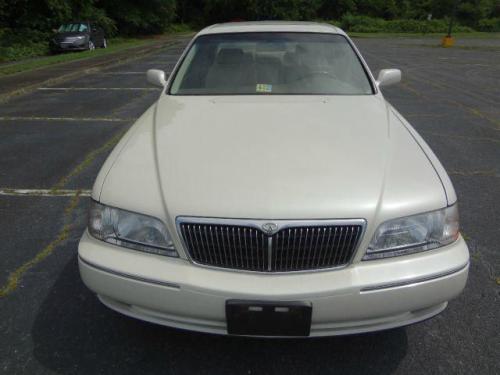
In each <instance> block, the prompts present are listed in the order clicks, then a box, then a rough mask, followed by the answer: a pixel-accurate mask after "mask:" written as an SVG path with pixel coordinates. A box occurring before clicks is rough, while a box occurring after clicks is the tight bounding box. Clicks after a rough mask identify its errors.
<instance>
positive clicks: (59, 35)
mask: <svg viewBox="0 0 500 375" xmlns="http://www.w3.org/2000/svg"><path fill="white" fill-rule="evenodd" d="M86 35H87V33H86V32H84V31H68V32H64V33H56V34H54V38H55V39H57V40H62V39H64V38H66V37H69V36H86Z"/></svg>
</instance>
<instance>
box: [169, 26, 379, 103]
mask: <svg viewBox="0 0 500 375" xmlns="http://www.w3.org/2000/svg"><path fill="white" fill-rule="evenodd" d="M170 94H172V95H235V94H236V95H238V94H239V95H262V94H267V95H270V94H278V95H286V94H294V95H299V94H304V95H310V94H317V95H320V94H323V95H366V94H373V89H372V86H371V84H370V81H369V79H368V76H367V73H366V71H365V69H364V68H363V66H362V64H361V62H360V60H359V58H358V56H357V54H356V53H355V52H354V50H353V48H352V47H351V45H350V44H349V42H348V41H347V39H346V38H345V37H344V36H342V35H337V34H325V33H323V34H320V33H277V32H271V33H233V34H213V35H203V36H200V37H198V38H197V39H196V41H195V42H194V43H193V45H192V46H191V48H190V50H189V52H188V53H187V55H186V57H185V58H184V60H183V62H182V64H181V66H180V68H179V69H178V70H177V74H176V76H175V77H174V80H173V82H172V85H171V88H170Z"/></svg>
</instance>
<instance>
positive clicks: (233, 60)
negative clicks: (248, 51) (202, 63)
mask: <svg viewBox="0 0 500 375" xmlns="http://www.w3.org/2000/svg"><path fill="white" fill-rule="evenodd" d="M244 56H245V54H244V53H243V50H242V49H240V48H223V49H221V50H220V51H219V53H218V54H217V60H216V61H217V64H239V63H241V62H242V61H243V59H244Z"/></svg>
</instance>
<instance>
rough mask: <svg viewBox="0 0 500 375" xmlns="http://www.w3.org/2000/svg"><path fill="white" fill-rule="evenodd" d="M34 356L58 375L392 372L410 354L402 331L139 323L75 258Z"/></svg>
mask: <svg viewBox="0 0 500 375" xmlns="http://www.w3.org/2000/svg"><path fill="white" fill-rule="evenodd" d="M31 333H32V338H33V342H34V356H35V358H36V359H37V361H38V362H40V363H41V364H42V365H43V366H44V367H45V368H47V369H48V370H50V371H55V372H57V373H64V374H68V373H78V374H83V373H120V374H128V373H160V372H161V373H175V374H204V373H206V374H269V373H277V372H280V373H286V374H295V373H296V374H321V373H340V374H351V373H352V374H353V373H356V374H357V373H370V374H372V373H377V374H384V373H391V372H392V371H393V370H395V369H396V368H397V367H398V364H399V362H400V361H401V360H402V359H403V358H404V356H405V355H406V351H407V336H406V332H405V329H404V328H400V329H395V330H391V331H385V332H380V333H374V334H365V335H356V336H346V337H334V338H322V339H311V340H309V339H304V340H279V339H276V340H264V339H248V338H236V337H223V336H215V335H207V334H198V333H190V332H186V331H181V330H175V329H170V328H166V327H162V326H157V325H153V324H149V323H144V322H141V321H136V320H134V319H130V318H127V317H124V316H121V315H120V314H118V313H115V312H113V311H111V310H108V309H107V308H106V307H104V306H103V305H101V304H100V302H99V301H98V300H97V298H96V297H95V296H94V295H93V294H92V293H91V292H90V291H88V290H87V288H86V287H85V286H84V285H83V283H82V282H81V280H80V276H79V274H78V266H77V260H76V256H75V257H73V258H72V259H71V261H70V262H69V263H68V264H67V265H66V267H65V268H64V270H63V272H62V273H61V274H60V276H59V278H58V279H57V280H56V282H55V284H54V285H53V287H52V289H51V291H50V292H49V294H48V297H47V298H46V299H45V301H44V302H43V303H42V305H41V307H40V311H39V312H38V314H37V317H36V320H35V322H34V325H33V328H32V332H31Z"/></svg>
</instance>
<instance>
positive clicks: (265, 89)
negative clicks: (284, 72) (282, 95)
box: [255, 83, 273, 92]
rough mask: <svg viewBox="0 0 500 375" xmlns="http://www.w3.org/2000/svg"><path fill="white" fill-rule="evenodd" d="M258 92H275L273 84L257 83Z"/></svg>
mask: <svg viewBox="0 0 500 375" xmlns="http://www.w3.org/2000/svg"><path fill="white" fill-rule="evenodd" d="M255 91H256V92H273V85H266V84H264V83H257V87H255Z"/></svg>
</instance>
